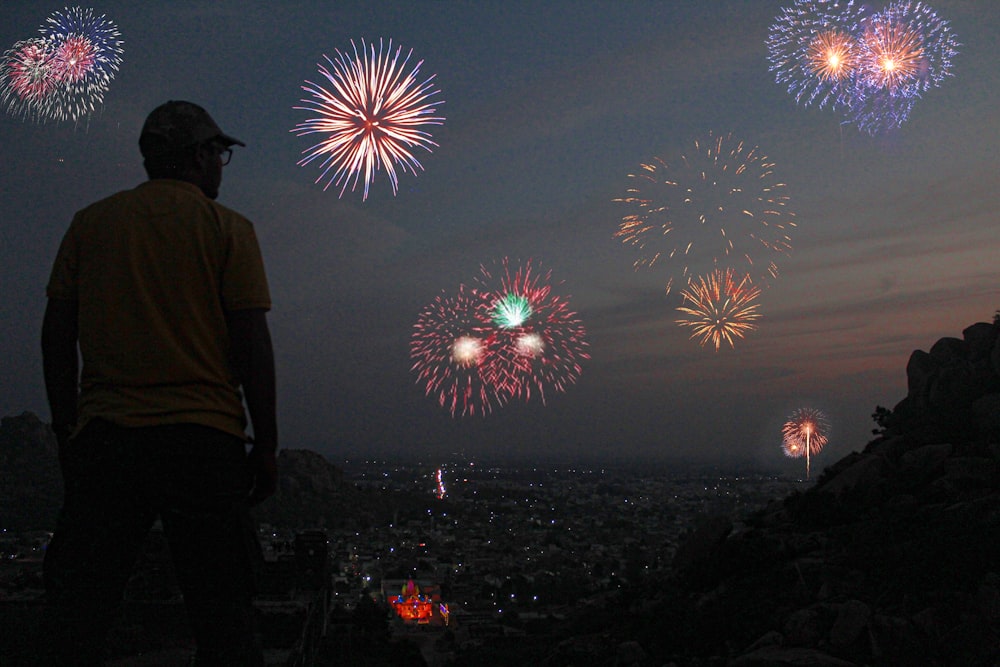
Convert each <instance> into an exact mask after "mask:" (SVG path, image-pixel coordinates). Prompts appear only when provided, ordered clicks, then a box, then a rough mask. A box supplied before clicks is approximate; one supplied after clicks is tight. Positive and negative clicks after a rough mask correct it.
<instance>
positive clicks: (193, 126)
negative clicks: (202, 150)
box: [139, 100, 246, 155]
mask: <svg viewBox="0 0 1000 667" xmlns="http://www.w3.org/2000/svg"><path fill="white" fill-rule="evenodd" d="M211 139H218V140H219V141H220V142H222V143H223V144H225V145H226V146H232V145H233V144H236V145H237V146H246V144H245V143H243V142H242V141H240V140H239V139H237V138H236V137H231V136H229V135H228V134H226V133H224V132H223V131H222V130H221V129H219V126H218V125H217V124H216V122H215V121H214V120H212V117H211V116H209V115H208V112H207V111H205V110H204V109H203V108H202V107H200V106H198V105H197V104H194V103H193V102H185V101H183V100H170V101H169V102H165V103H163V104H161V105H160V106H158V107H156V108H155V109H153V110H152V111H151V112H150V114H149V116H147V117H146V122H145V123H143V126H142V132H141V133H140V134H139V150H140V151H141V152H142V154H143V155H147V154H148V153H150V152H161V151H164V150H171V149H177V148H186V147H188V146H194V145H195V144H200V143H202V142H203V141H209V140H211Z"/></svg>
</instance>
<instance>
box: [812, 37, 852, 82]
mask: <svg viewBox="0 0 1000 667" xmlns="http://www.w3.org/2000/svg"><path fill="white" fill-rule="evenodd" d="M806 63H807V64H806V66H807V67H808V69H809V71H810V72H812V73H813V74H815V75H816V76H817V77H819V79H820V80H821V81H841V80H843V79H846V78H847V77H849V76H850V75H851V74H852V73H853V72H854V68H855V67H857V64H858V60H857V54H856V52H855V43H854V38H853V37H851V36H850V35H848V34H847V33H844V32H840V31H838V30H827V31H824V32H821V33H818V34H817V35H816V36H815V37H814V38H813V40H812V42H810V43H809V47H808V49H806Z"/></svg>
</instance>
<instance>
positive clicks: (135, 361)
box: [46, 179, 271, 437]
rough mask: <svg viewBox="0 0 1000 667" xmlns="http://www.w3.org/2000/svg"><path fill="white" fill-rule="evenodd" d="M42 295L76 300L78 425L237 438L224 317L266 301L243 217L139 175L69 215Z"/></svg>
mask: <svg viewBox="0 0 1000 667" xmlns="http://www.w3.org/2000/svg"><path fill="white" fill-rule="evenodd" d="M46 291H47V294H48V297H49V298H50V299H68V300H73V301H76V302H77V304H78V313H79V344H80V353H81V356H82V358H83V367H82V371H81V377H80V398H79V404H78V427H82V426H83V425H84V424H85V423H86V422H87V421H89V420H90V419H93V418H95V417H102V418H104V419H107V420H108V421H111V422H114V423H116V424H120V425H122V426H151V425H157V424H177V423H194V424H202V425H205V426H210V427H213V428H217V429H220V430H222V431H226V432H228V433H232V434H234V435H238V436H241V437H242V436H243V435H244V429H245V427H246V416H245V414H244V410H243V400H242V395H241V394H240V391H239V387H238V386H237V385H236V383H235V381H234V378H233V373H232V370H231V368H230V365H229V361H228V351H229V338H228V333H227V329H226V322H225V313H226V311H234V310H241V309H248V308H263V309H270V307H271V299H270V294H269V291H268V286H267V278H266V276H265V273H264V264H263V260H262V258H261V254H260V248H259V246H258V243H257V237H256V234H255V233H254V230H253V225H252V224H251V223H250V221H249V220H247V219H246V218H244V217H243V216H242V215H240V214H239V213H236V212H235V211H233V210H230V209H228V208H226V207H225V206H222V205H221V204H218V203H216V202H214V201H213V200H211V199H209V198H208V197H206V196H205V195H204V194H203V193H202V192H201V190H199V189H198V187H197V186H195V185H192V184H190V183H186V182H183V181H176V180H170V179H155V180H150V181H147V182H145V183H143V184H142V185H139V186H138V187H136V188H135V189H132V190H127V191H124V192H119V193H117V194H115V195H112V196H111V197H108V198H106V199H104V200H101V201H99V202H96V203H94V204H92V205H91V206H88V207H87V208H85V209H83V210H82V211H79V212H78V213H77V214H76V216H74V218H73V222H72V224H71V225H70V228H69V230H68V231H67V232H66V236H65V237H64V238H63V241H62V244H61V245H60V247H59V252H58V254H57V256H56V260H55V264H54V266H53V268H52V275H51V277H50V279H49V284H48V288H47V290H46Z"/></svg>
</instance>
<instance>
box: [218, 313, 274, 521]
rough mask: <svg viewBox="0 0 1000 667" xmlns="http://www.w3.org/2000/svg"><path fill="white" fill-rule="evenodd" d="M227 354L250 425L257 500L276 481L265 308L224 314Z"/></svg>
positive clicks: (267, 493) (271, 373) (271, 355)
mask: <svg viewBox="0 0 1000 667" xmlns="http://www.w3.org/2000/svg"><path fill="white" fill-rule="evenodd" d="M226 324H227V326H228V327H229V341H230V358H231V363H232V365H233V371H234V373H235V374H236V380H237V382H239V384H240V385H241V386H242V387H243V395H244V396H245V397H246V402H247V411H248V412H249V413H250V423H251V425H252V426H253V435H254V445H253V448H252V449H251V451H250V464H251V467H252V469H253V473H254V486H253V489H252V490H251V495H250V499H251V501H252V502H254V503H258V502H260V501H262V500H264V499H265V498H267V497H269V496H271V495H273V494H274V492H275V491H276V490H277V485H278V472H277V463H276V460H275V459H276V453H277V450H278V422H277V416H276V409H275V404H276V400H275V375H274V350H273V348H272V346H271V332H270V330H269V329H268V326H267V311H265V310H263V309H259V308H252V309H246V310H235V311H231V312H228V313H227V314H226Z"/></svg>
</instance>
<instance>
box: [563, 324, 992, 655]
mask: <svg viewBox="0 0 1000 667" xmlns="http://www.w3.org/2000/svg"><path fill="white" fill-rule="evenodd" d="M906 373H907V386H908V392H907V396H906V397H905V398H904V399H903V400H902V401H900V402H899V403H898V404H897V405H896V406H895V407H894V408H893V409H892V410H891V412H890V411H884V410H883V411H882V412H881V414H879V412H878V411H877V412H876V415H877V416H878V423H879V425H880V426H881V427H882V429H881V432H880V433H879V434H878V437H876V438H875V439H874V440H872V441H871V442H869V443H868V444H867V446H865V447H864V448H863V449H862V450H861V451H859V452H854V453H852V454H850V455H848V456H846V457H844V458H843V459H841V460H840V461H838V462H836V463H835V464H833V465H832V466H830V467H829V468H827V469H826V470H825V471H824V472H823V474H822V475H821V476H820V478H819V479H818V480H817V482H816V484H815V485H814V486H813V487H812V488H810V489H809V490H808V491H806V492H804V493H797V494H794V495H792V496H790V497H788V498H785V499H783V500H780V501H776V502H774V503H772V504H771V506H769V507H768V508H767V509H766V510H764V511H762V512H759V513H758V514H756V515H755V516H753V517H751V519H750V521H749V522H748V523H747V527H746V528H744V529H739V530H737V529H735V528H733V529H732V530H728V529H727V528H726V525H725V523H724V522H721V521H719V522H706V523H705V525H703V526H702V527H701V529H700V530H695V531H693V532H692V533H691V540H692V542H691V544H688V545H682V546H681V547H679V548H678V550H677V557H676V559H675V561H674V566H675V567H674V570H673V571H672V572H671V573H670V574H669V576H667V577H666V578H665V579H664V580H661V581H659V582H656V583H647V584H646V585H645V586H644V589H643V590H642V591H631V592H626V593H623V594H622V596H621V599H620V600H618V602H617V604H618V605H619V608H617V609H612V608H610V607H609V609H607V610H606V611H607V616H606V618H607V619H608V626H607V627H605V628H604V630H603V632H602V635H603V637H604V639H605V641H606V643H607V644H608V645H619V644H622V643H624V642H635V643H637V644H638V645H639V647H641V648H642V649H643V651H644V652H645V655H647V656H650V657H649V659H648V660H644V661H643V662H642V663H641V664H643V665H670V664H673V665H676V666H678V667H680V666H682V665H713V666H721V665H728V666H729V667H751V666H753V667H756V666H758V665H760V666H761V667H763V666H765V665H767V666H774V665H831V666H843V667H847V666H850V665H859V666H860V665H907V666H919V665H933V666H937V665H955V666H956V667H957V666H959V665H961V666H963V667H964V666H968V665H981V666H987V665H989V666H993V665H1000V326H998V325H997V324H991V323H978V324H974V325H972V326H970V327H968V328H967V329H965V331H964V332H963V335H962V338H943V339H941V340H939V341H938V342H937V343H935V344H934V345H933V346H932V347H931V348H930V350H929V351H927V352H924V351H921V350H917V351H916V352H914V353H913V354H912V355H911V357H910V360H909V363H908V364H907V368H906ZM564 653H565V652H564ZM550 658H551V659H550V660H549V661H547V662H546V663H545V664H552V665H556V664H568V663H564V662H563V661H561V660H560V659H559V654H558V653H557V652H554V653H553V654H552V655H551V656H550ZM609 659H610V656H609ZM608 664H611V663H610V662H609V663H608Z"/></svg>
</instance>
